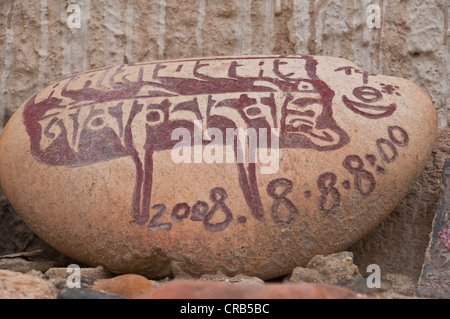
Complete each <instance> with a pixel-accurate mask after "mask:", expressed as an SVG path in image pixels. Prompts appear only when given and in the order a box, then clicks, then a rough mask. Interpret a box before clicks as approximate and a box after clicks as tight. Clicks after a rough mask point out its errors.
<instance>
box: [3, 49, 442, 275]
mask: <svg viewBox="0 0 450 319" xmlns="http://www.w3.org/2000/svg"><path fill="white" fill-rule="evenodd" d="M436 130H437V118H436V112H435V110H434V107H433V105H432V103H431V101H430V99H429V97H428V96H427V95H426V93H425V92H424V91H423V90H422V89H420V88H419V87H417V86H416V85H415V84H413V83H411V82H409V81H407V80H404V79H399V78H394V77H389V76H383V75H377V74H374V73H369V72H365V71H362V70H360V69H359V68H358V67H357V66H356V65H354V64H353V63H351V62H349V61H347V60H343V59H338V58H331V57H318V56H247V57H214V58H198V59H185V60H174V61H156V62H148V63H137V64H128V65H119V66H113V67H105V68H102V69H98V70H94V71H88V72H85V73H82V74H78V75H74V76H72V77H69V78H67V79H64V80H62V81H60V82H58V83H55V84H54V85H51V86H49V87H47V88H45V89H44V90H42V91H41V92H39V93H37V94H36V95H34V96H33V97H31V98H30V99H29V100H28V101H26V102H25V103H24V104H23V105H22V106H21V107H20V108H19V109H18V110H17V112H16V113H15V114H14V115H13V117H12V118H11V119H10V121H9V122H8V124H7V125H6V127H5V129H4V131H3V133H2V135H1V137H0V154H1V155H0V156H1V157H0V185H1V187H2V189H3V191H4V193H5V194H6V196H7V198H8V199H9V201H10V202H11V204H12V205H13V207H14V208H15V210H16V211H17V213H18V214H19V215H20V216H21V217H22V219H23V220H24V221H25V222H26V223H27V224H28V225H29V227H30V228H31V229H32V230H33V231H34V232H35V233H36V234H37V235H39V236H40V237H41V238H42V239H44V240H45V241H47V242H48V243H49V244H51V245H52V246H54V247H55V248H56V249H58V250H60V251H61V252H63V253H65V254H67V255H69V256H71V257H72V258H74V259H76V260H79V261H80V262H83V263H86V264H90V265H103V266H104V267H105V268H107V269H108V270H110V271H112V272H114V273H125V272H127V273H137V274H143V275H146V276H149V277H154V278H157V277H165V276H168V275H171V274H174V273H177V272H178V273H179V272H185V273H188V274H191V275H201V274H205V273H215V272H216V271H217V270H220V271H222V272H223V273H225V274H228V275H234V274H237V273H245V274H248V275H252V276H258V277H260V278H263V279H268V278H273V277H277V276H280V275H284V274H286V273H289V272H290V271H291V270H292V269H293V268H295V267H296V266H299V265H305V264H306V263H307V262H308V260H309V259H310V258H312V257H313V256H315V255H317V254H322V255H327V254H330V253H333V252H338V251H342V250H343V249H346V248H347V247H349V246H350V245H352V244H353V243H355V242H356V241H357V240H358V239H360V238H361V237H362V236H364V235H365V234H366V233H368V232H369V231H370V230H371V229H373V228H374V227H375V226H376V225H377V224H379V222H380V221H381V220H382V219H383V218H384V217H385V216H386V215H387V214H389V212H390V211H391V210H392V209H393V208H394V207H395V206H396V205H397V204H398V202H399V201H400V200H401V199H402V197H403V196H404V195H405V194H406V192H407V190H408V188H409V187H410V186H411V185H412V184H413V183H414V181H415V179H416V178H417V176H418V174H419V173H420V171H421V170H422V168H423V167H424V165H425V163H426V161H427V159H428V158H429V156H430V154H431V149H432V146H433V143H434V140H435V136H436Z"/></svg>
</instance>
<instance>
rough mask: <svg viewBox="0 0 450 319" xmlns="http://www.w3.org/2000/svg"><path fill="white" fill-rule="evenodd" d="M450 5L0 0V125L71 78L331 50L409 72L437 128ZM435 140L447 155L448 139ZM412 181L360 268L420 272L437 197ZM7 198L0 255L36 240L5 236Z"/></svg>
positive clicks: (448, 1)
mask: <svg viewBox="0 0 450 319" xmlns="http://www.w3.org/2000/svg"><path fill="white" fill-rule="evenodd" d="M72 3H73V4H77V5H79V6H80V8H81V11H80V17H81V23H80V28H72V29H71V28H69V27H68V25H67V24H66V22H67V19H68V16H69V15H70V12H69V13H67V7H68V5H69V4H72ZM370 4H377V5H379V7H380V9H381V10H380V11H381V27H380V28H373V29H370V28H369V27H368V26H367V25H366V19H367V16H368V13H367V7H368V6H369V5H370ZM449 8H450V0H436V1H434V0H389V1H388V0H362V1H360V0H339V1H328V0H234V1H232V0H220V1H211V0H210V1H207V0H182V1H181V0H148V1H144V0H108V1H106V0H96V1H93V0H67V1H66V0H39V1H37V0H0V130H1V128H2V127H3V125H4V123H6V121H7V120H8V119H9V117H10V116H11V115H12V113H13V112H14V111H15V110H16V109H17V108H18V107H19V106H20V105H21V104H22V103H23V102H24V101H25V100H26V99H27V98H29V97H30V96H31V95H33V94H34V93H35V92H37V91H38V90H40V89H42V88H44V87H45V86H47V85H49V84H51V83H53V82H55V81H57V80H59V79H61V78H64V77H66V76H69V75H71V74H74V73H78V72H82V71H84V70H88V69H94V68H99V67H103V66H106V65H113V64H120V63H129V62H141V61H149V60H155V59H173V58H181V57H196V56H223V55H241V54H242V55H248V54H315V55H330V56H338V57H343V58H346V59H348V60H351V61H353V62H355V63H356V64H358V65H359V66H360V67H362V68H363V69H365V70H367V71H371V72H375V73H383V74H387V75H393V76H397V77H403V78H407V79H409V80H412V81H413V82H415V83H416V84H418V85H419V86H421V87H422V88H423V89H424V90H425V91H426V92H427V93H428V94H429V95H430V97H431V98H432V100H433V102H434V105H435V107H436V110H437V112H438V115H439V128H440V129H444V128H446V127H450V111H449V110H448V108H449V106H448V105H449V101H450V90H449V84H448V82H449V78H450V66H449V62H450V58H449V56H450V43H449V35H450V31H449V22H448V21H449V10H450V9H449ZM418 129H420V128H418ZM447 143H448V142H447ZM441 147H442V148H443V149H444V151H443V152H444V153H445V151H446V149H448V144H443V145H442V146H441ZM447 155H448V153H447ZM431 161H432V162H431V164H429V165H431V166H433V167H435V170H436V171H437V173H436V175H433V176H432V178H438V179H440V175H439V169H441V168H442V167H439V163H435V162H433V159H431ZM436 183H437V184H439V182H438V181H436ZM419 188H420V187H419ZM419 188H418V187H416V188H413V189H412V190H411V194H410V195H408V196H409V198H407V199H405V202H404V203H402V204H401V205H399V207H398V208H397V209H396V210H395V211H394V212H393V214H391V216H390V217H388V219H387V220H386V221H385V222H384V223H383V224H382V225H380V227H379V228H377V230H375V231H374V232H372V233H371V234H370V235H369V236H368V237H367V238H366V239H363V240H362V241H361V242H360V243H358V244H357V245H355V247H353V250H354V252H355V254H356V256H355V257H356V261H358V260H360V261H361V267H362V265H365V264H367V263H371V262H370V261H373V262H376V263H378V264H379V265H380V266H381V269H382V271H388V272H389V271H391V272H392V271H394V272H403V273H404V274H407V275H409V276H411V277H414V278H416V277H418V274H417V269H420V266H421V263H422V260H423V259H422V260H420V259H421V258H422V257H421V256H423V253H424V250H425V248H426V246H427V244H428V242H427V240H428V233H429V231H430V229H431V220H432V214H433V213H434V212H433V210H432V207H433V203H434V201H435V200H436V198H435V197H436V196H434V195H433V196H428V195H427V194H426V192H425V193H424V192H423V191H422V193H421V194H419V195H420V196H416V194H417V192H421V190H420V189H419ZM436 189H437V190H438V189H439V187H437V188H436ZM436 192H437V193H438V191H436ZM4 203H5V199H4V198H3V199H2V207H1V211H0V226H1V227H2V231H1V232H0V234H2V236H1V238H0V253H2V252H5V253H9V252H12V250H23V249H25V248H26V247H32V246H34V245H38V244H35V241H38V239H36V238H35V236H32V235H26V236H24V237H23V238H24V239H23V241H20V242H17V240H16V239H14V238H16V237H15V236H16V235H15V234H14V233H9V235H8V234H4V232H5V231H6V230H9V229H11V228H13V227H10V225H12V224H13V223H20V222H19V221H18V220H17V218H18V217H16V216H15V214H14V213H13V212H12V211H11V209H9V208H8V207H7V204H4ZM411 207H414V209H413V212H411ZM421 209H425V210H426V209H428V210H427V211H426V212H424V213H422V212H421ZM12 214H13V215H14V217H12ZM430 214H431V218H430ZM400 216H401V217H400ZM411 216H413V217H414V218H410V217H411ZM16 229H17V228H16ZM6 232H7V231H6ZM22 232H24V233H26V232H27V230H26V229H23V230H22ZM399 233H401V236H400V237H398V236H397V237H395V236H394V234H399ZM3 234H4V235H3ZM399 240H400V241H401V242H399V243H398V242H396V244H395V245H396V247H397V248H396V249H395V254H397V255H398V254H400V255H398V256H397V257H396V258H397V259H398V260H399V262H400V261H401V262H405V261H407V262H408V263H409V264H408V265H405V264H403V265H402V266H399V263H396V262H395V260H394V258H392V257H391V258H389V257H388V256H390V255H392V254H391V252H390V251H389V249H390V248H391V246H390V245H383V244H382V243H386V242H392V241H399ZM358 256H360V257H358ZM362 256H364V257H362ZM399 256H400V257H399ZM402 256H403V257H402ZM411 259H412V260H411ZM386 260H388V261H386ZM363 270H365V269H363Z"/></svg>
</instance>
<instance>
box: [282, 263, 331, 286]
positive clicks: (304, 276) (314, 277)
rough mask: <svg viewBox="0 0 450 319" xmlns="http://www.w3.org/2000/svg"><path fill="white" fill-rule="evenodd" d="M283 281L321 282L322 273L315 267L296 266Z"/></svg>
mask: <svg viewBox="0 0 450 319" xmlns="http://www.w3.org/2000/svg"><path fill="white" fill-rule="evenodd" d="M283 282H285V283H286V282H296V283H301V282H304V283H313V284H321V283H323V277H322V275H321V274H320V273H319V272H318V271H317V270H315V269H309V268H303V267H297V268H295V269H294V270H293V271H292V274H291V275H290V276H288V277H287V278H286V279H285V280H284V281H283Z"/></svg>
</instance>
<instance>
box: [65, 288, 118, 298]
mask: <svg viewBox="0 0 450 319" xmlns="http://www.w3.org/2000/svg"><path fill="white" fill-rule="evenodd" d="M57 299H126V298H125V297H122V296H118V295H114V294H110V293H106V292H101V291H96V290H93V289H89V288H64V289H61V291H60V292H59V293H58V298H57Z"/></svg>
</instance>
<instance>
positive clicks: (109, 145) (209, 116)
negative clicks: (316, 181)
mask: <svg viewBox="0 0 450 319" xmlns="http://www.w3.org/2000/svg"><path fill="white" fill-rule="evenodd" d="M316 67H317V61H316V60H315V59H314V58H313V57H309V56H302V57H278V58H269V57H243V58H204V59H190V60H179V61H169V62H153V63H141V64H130V65H121V66H116V67H109V68H103V69H100V70H95V71H90V72H86V73H83V74H79V75H76V76H73V77H71V78H68V79H65V80H62V81H61V82H59V83H57V84H56V85H54V86H53V87H51V88H49V89H47V90H46V91H45V92H44V93H39V94H36V95H35V96H34V97H33V98H31V99H30V100H29V101H28V102H27V103H26V105H25V108H24V113H23V120H24V124H25V126H26V130H27V132H28V134H29V136H30V141H31V153H32V155H33V156H34V157H35V158H36V159H37V160H38V161H40V162H42V163H44V164H47V165H57V166H68V167H76V166H84V165H89V164H93V163H97V162H101V161H106V160H113V159H115V158H119V157H123V156H130V157H131V158H132V160H133V162H134V165H135V167H136V182H135V188H134V192H133V199H132V207H131V212H132V217H133V219H134V221H135V223H136V224H138V225H143V224H145V223H146V222H148V220H149V211H150V208H151V193H152V183H153V182H152V176H153V169H154V163H153V154H154V152H158V151H160V150H168V149H171V148H173V147H174V146H175V145H176V143H177V141H175V140H172V139H171V133H172V132H173V130H175V129H177V128H185V129H187V130H189V131H190V132H191V133H193V132H194V129H195V127H194V123H195V121H202V122H203V123H204V126H205V127H204V128H203V129H204V130H206V129H209V128H217V129H219V130H221V131H222V132H223V133H224V134H225V133H226V132H225V131H226V129H227V128H233V129H237V128H242V129H249V128H254V129H255V130H256V132H257V134H258V137H259V132H260V131H259V129H261V128H265V129H267V131H268V132H271V129H272V128H276V129H279V147H280V148H310V149H314V150H317V151H331V150H336V149H339V148H341V147H343V146H344V145H346V144H347V143H348V142H349V138H348V136H347V134H346V132H345V131H344V130H343V129H342V128H340V127H339V126H338V124H337V123H336V122H335V120H334V119H333V110H332V101H333V98H334V95H335V94H334V91H333V90H331V89H330V88H329V87H328V86H327V84H326V83H325V82H324V81H322V80H321V79H319V78H318V76H317V74H316ZM142 132H145V134H142ZM267 138H268V140H269V141H268V143H267V145H271V143H270V139H271V135H270V134H267ZM204 143H207V141H205V142H204ZM243 147H244V146H243V145H241V144H240V143H239V141H238V139H237V138H235V140H234V141H233V149H234V152H235V154H236V156H237V154H238V152H243ZM237 169H238V176H239V184H240V187H241V190H242V193H243V196H244V198H245V200H246V203H247V205H248V207H249V210H250V212H251V214H252V215H253V216H254V217H255V218H256V219H257V220H260V221H262V220H264V209H263V207H262V204H261V199H260V195H259V191H258V187H257V174H256V164H255V163H248V164H247V165H246V164H245V163H239V162H237Z"/></svg>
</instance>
